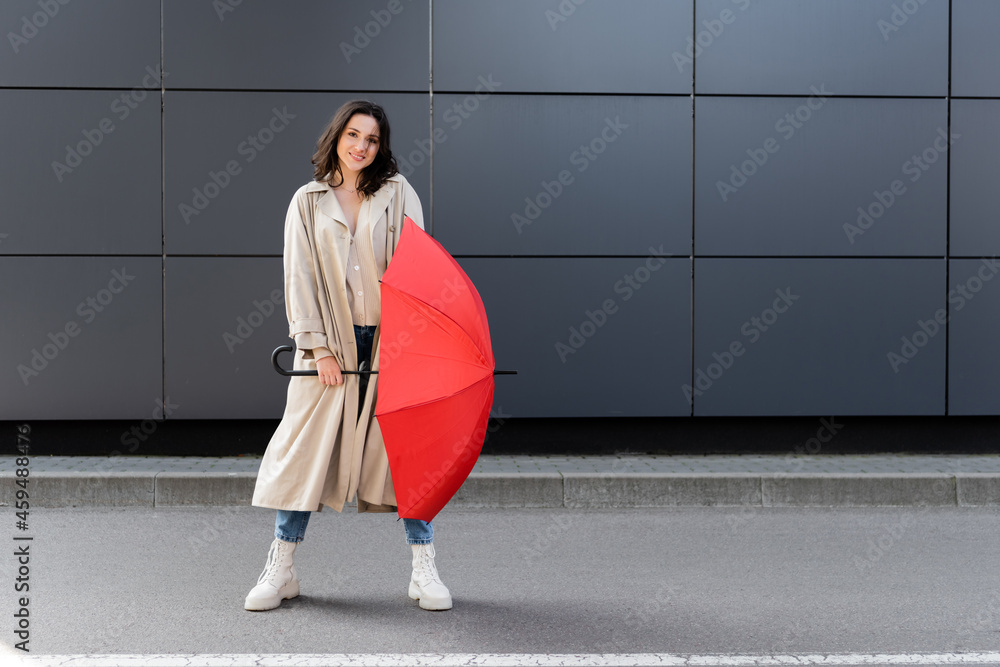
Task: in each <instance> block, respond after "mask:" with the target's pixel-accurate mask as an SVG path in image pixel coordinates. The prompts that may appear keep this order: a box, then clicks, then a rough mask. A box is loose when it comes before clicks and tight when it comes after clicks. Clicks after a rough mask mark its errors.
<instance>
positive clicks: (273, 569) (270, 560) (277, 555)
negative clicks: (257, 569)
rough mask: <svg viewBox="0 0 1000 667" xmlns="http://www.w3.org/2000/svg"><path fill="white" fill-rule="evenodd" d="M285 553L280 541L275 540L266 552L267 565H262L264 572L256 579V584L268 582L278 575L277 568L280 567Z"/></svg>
mask: <svg viewBox="0 0 1000 667" xmlns="http://www.w3.org/2000/svg"><path fill="white" fill-rule="evenodd" d="M286 553H287V551H286V550H285V548H284V544H283V543H282V541H281V540H275V541H274V543H273V544H272V545H271V548H270V549H269V550H268V552H267V563H266V564H265V565H264V571H263V572H261V573H260V577H259V578H258V579H257V583H258V584H262V583H264V582H265V581H268V580H270V579H271V578H273V577H274V576H275V575H276V574H277V573H278V568H279V567H281V562H282V561H283V560H284V556H285V554H286Z"/></svg>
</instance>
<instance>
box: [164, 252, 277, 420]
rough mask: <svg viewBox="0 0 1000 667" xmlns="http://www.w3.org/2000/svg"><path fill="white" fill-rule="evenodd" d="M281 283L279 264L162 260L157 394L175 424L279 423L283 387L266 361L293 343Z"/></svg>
mask: <svg viewBox="0 0 1000 667" xmlns="http://www.w3.org/2000/svg"><path fill="white" fill-rule="evenodd" d="M283 280H284V278H283V274H282V263H281V259H280V258H272V257H169V258H167V260H166V269H165V277H164V284H165V285H166V295H167V298H166V326H165V327H164V329H165V334H164V349H163V357H164V368H165V376H166V377H165V382H164V386H165V387H166V395H167V396H169V397H170V399H171V400H172V401H173V402H174V403H177V404H179V405H180V406H182V407H183V408H184V410H183V413H182V412H181V410H178V415H179V416H181V415H182V416H183V418H185V419H266V418H275V419H276V418H278V417H281V414H282V411H283V410H284V407H285V394H286V391H287V389H288V379H287V378H285V377H283V376H281V375H278V373H276V372H275V371H274V370H273V369H272V368H271V361H270V359H271V352H272V351H273V350H274V348H276V347H278V346H279V345H290V344H291V343H292V341H291V339H289V338H288V319H287V317H286V315H285V294H284V290H285V286H284V282H283ZM282 361H283V362H284V365H285V367H286V368H289V367H291V365H292V355H290V354H286V355H284V356H283V357H282Z"/></svg>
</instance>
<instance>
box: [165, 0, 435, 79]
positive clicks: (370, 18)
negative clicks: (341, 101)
mask: <svg viewBox="0 0 1000 667" xmlns="http://www.w3.org/2000/svg"><path fill="white" fill-rule="evenodd" d="M163 5H164V7H163V23H164V28H163V40H164V48H163V53H164V55H163V61H164V68H165V69H166V70H167V71H168V72H169V73H170V76H169V77H168V78H167V86H168V87H176V88H222V89H269V90H275V89H277V90H411V91H412V90H424V91H426V90H428V87H429V85H430V55H429V54H430V48H429V39H430V36H429V32H430V30H429V25H430V9H429V3H428V0H379V1H378V2H351V1H349V0H296V2H295V3H287V2H280V1H279V0H264V1H263V2H261V1H258V2H240V3H237V2H233V1H232V0H221V1H220V2H204V1H203V0H164V3H163Z"/></svg>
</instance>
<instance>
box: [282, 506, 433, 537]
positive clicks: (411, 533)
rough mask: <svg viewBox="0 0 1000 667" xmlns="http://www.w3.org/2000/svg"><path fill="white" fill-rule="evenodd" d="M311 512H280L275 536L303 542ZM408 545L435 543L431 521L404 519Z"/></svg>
mask: <svg viewBox="0 0 1000 667" xmlns="http://www.w3.org/2000/svg"><path fill="white" fill-rule="evenodd" d="M310 514H311V512H300V511H298V510H278V516H277V518H276V519H275V520H274V536H275V537H276V538H278V539H279V540H284V541H285V542H301V541H302V538H303V537H304V536H305V534H306V526H307V525H309V515H310ZM403 528H404V529H405V530H406V543H407V544H430V543H431V542H433V541H434V526H433V525H431V522H430V521H421V520H420V519H403Z"/></svg>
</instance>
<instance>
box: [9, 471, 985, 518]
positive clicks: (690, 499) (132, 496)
mask: <svg viewBox="0 0 1000 667" xmlns="http://www.w3.org/2000/svg"><path fill="white" fill-rule="evenodd" d="M256 477H257V475H256V473H234V472H228V473H200V472H106V473H104V472H40V473H36V474H34V475H32V476H31V478H30V480H29V483H28V485H27V486H28V488H27V489H26V490H27V493H28V498H27V499H28V502H29V506H30V507H199V506H200V507H205V506H208V507H220V506H249V505H250V499H251V497H252V496H253V488H254V483H255V481H256ZM17 480H18V478H17V477H16V476H15V475H14V474H12V473H0V506H7V507H12V506H14V505H15V503H16V501H17V491H18V490H20V489H21V488H22V487H19V486H18V485H17V483H16V482H17ZM22 496H23V494H22ZM926 506H937V507H997V506H1000V474H998V473H962V474H958V475H952V474H945V473H896V474H882V473H878V474H845V473H800V474H782V473H579V472H565V473H474V474H472V475H471V476H470V477H469V479H468V481H466V483H465V485H464V486H463V487H462V488H461V489H460V490H459V492H458V493H457V494H456V495H455V497H454V498H453V499H452V501H451V503H450V507H457V508H581V509H582V508H626V507H633V508H643V507H647V508H652V507H926Z"/></svg>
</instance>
